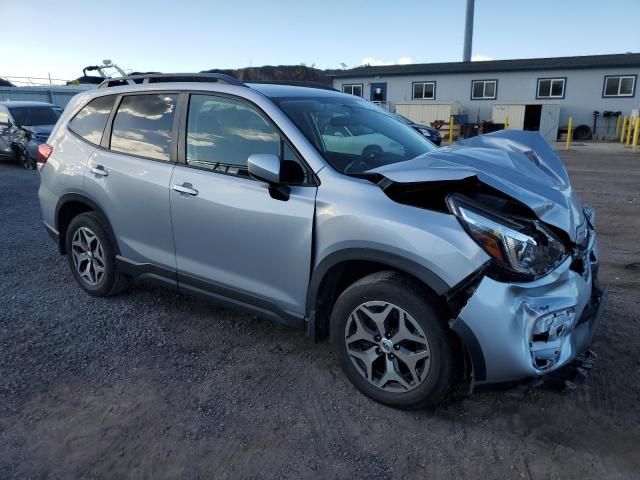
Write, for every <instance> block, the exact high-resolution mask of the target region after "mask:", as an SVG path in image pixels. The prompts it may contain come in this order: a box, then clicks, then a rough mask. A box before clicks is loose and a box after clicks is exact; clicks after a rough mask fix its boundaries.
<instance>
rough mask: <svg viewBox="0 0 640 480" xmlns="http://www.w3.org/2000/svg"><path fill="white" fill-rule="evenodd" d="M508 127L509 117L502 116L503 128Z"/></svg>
mask: <svg viewBox="0 0 640 480" xmlns="http://www.w3.org/2000/svg"><path fill="white" fill-rule="evenodd" d="M508 128H509V117H504V129H505V130H506V129H508Z"/></svg>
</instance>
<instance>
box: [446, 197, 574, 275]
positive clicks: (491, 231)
mask: <svg viewBox="0 0 640 480" xmlns="http://www.w3.org/2000/svg"><path fill="white" fill-rule="evenodd" d="M447 203H448V205H449V208H450V209H451V212H452V213H453V214H454V215H455V216H456V217H458V220H459V221H460V223H461V224H462V226H463V227H464V228H465V230H466V231H467V232H468V233H469V235H471V237H472V238H473V239H474V240H475V241H476V243H477V244H478V245H480V246H481V247H482V248H483V249H484V251H485V252H487V253H488V254H489V255H490V256H491V257H492V258H493V259H494V260H495V261H496V263H497V264H498V265H499V266H500V267H503V268H505V269H507V270H509V271H511V272H514V273H516V274H518V275H521V276H525V277H527V278H532V277H533V278H537V277H540V276H542V275H544V274H546V273H548V272H550V271H551V270H553V269H554V268H555V267H556V266H557V265H558V264H559V263H560V262H561V261H562V260H563V259H564V258H565V257H566V255H567V254H566V251H565V248H564V246H563V245H562V243H561V242H560V241H559V240H558V239H557V238H556V237H555V235H553V233H551V232H550V231H549V230H547V229H546V228H545V227H544V226H542V225H541V224H540V223H539V222H536V221H534V220H528V219H520V218H517V219H510V218H509V219H507V218H504V217H502V216H501V215H500V214H499V213H494V212H491V211H489V210H486V209H484V208H483V207H481V206H479V205H476V204H475V203H473V202H471V201H470V200H467V199H466V198H464V197H462V196H459V195H449V197H447Z"/></svg>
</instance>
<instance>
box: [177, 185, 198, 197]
mask: <svg viewBox="0 0 640 480" xmlns="http://www.w3.org/2000/svg"><path fill="white" fill-rule="evenodd" d="M172 188H173V189H174V190H175V191H176V192H180V193H184V194H186V195H191V196H192V197H195V196H196V195H198V190H196V189H195V188H193V185H191V184H190V183H183V184H182V185H175V184H174V185H173V187H172Z"/></svg>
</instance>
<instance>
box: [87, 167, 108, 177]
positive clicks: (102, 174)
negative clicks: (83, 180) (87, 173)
mask: <svg viewBox="0 0 640 480" xmlns="http://www.w3.org/2000/svg"><path fill="white" fill-rule="evenodd" d="M91 173H93V174H94V175H98V176H100V177H106V176H107V175H109V172H107V171H106V170H105V169H104V167H103V166H102V165H96V166H95V167H92V168H91Z"/></svg>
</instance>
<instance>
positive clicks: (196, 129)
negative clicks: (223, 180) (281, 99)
mask: <svg viewBox="0 0 640 480" xmlns="http://www.w3.org/2000/svg"><path fill="white" fill-rule="evenodd" d="M254 153H272V154H275V155H279V154H280V134H279V133H278V132H277V131H276V130H275V129H274V128H273V127H272V126H271V125H270V124H269V123H268V122H267V121H266V120H265V119H264V118H263V117H262V116H261V115H260V114H259V113H258V112H257V111H256V110H255V109H253V108H251V107H250V106H249V105H247V104H245V103H243V102H239V101H237V100H233V99H230V98H225V97H216V96H210V95H192V96H191V100H190V102H189V117H188V120H187V155H186V160H187V164H188V165H192V166H196V167H200V168H206V169H211V170H213V171H216V172H218V173H227V174H235V175H238V174H240V175H247V159H248V158H249V155H251V154H254Z"/></svg>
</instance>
